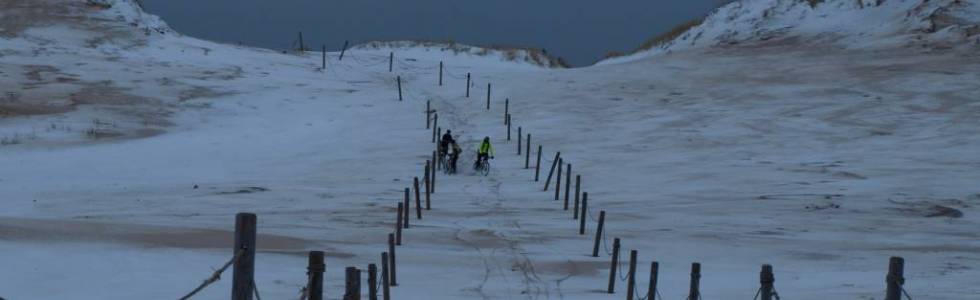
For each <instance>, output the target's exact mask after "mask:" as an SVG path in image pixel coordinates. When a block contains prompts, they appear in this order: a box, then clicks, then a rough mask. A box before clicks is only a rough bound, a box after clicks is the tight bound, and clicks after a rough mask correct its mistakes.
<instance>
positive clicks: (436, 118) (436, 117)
mask: <svg viewBox="0 0 980 300" xmlns="http://www.w3.org/2000/svg"><path fill="white" fill-rule="evenodd" d="M432 126H433V128H432V129H433V130H432V142H433V143H435V142H436V139H437V138H438V136H437V135H436V131H437V130H436V129H437V127H438V126H439V113H435V114H433V115H432ZM438 131H442V128H438Z"/></svg>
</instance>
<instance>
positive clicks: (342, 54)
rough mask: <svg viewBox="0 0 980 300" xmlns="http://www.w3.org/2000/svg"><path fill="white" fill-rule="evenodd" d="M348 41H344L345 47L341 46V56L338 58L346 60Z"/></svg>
mask: <svg viewBox="0 0 980 300" xmlns="http://www.w3.org/2000/svg"><path fill="white" fill-rule="evenodd" d="M347 44H348V41H344V47H343V48H340V57H339V58H337V60H344V53H345V52H347Z"/></svg>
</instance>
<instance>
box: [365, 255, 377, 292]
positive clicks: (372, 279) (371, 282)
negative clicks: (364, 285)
mask: <svg viewBox="0 0 980 300" xmlns="http://www.w3.org/2000/svg"><path fill="white" fill-rule="evenodd" d="M367 282H368V300H378V266H377V265H375V264H369V265H368V278H367Z"/></svg>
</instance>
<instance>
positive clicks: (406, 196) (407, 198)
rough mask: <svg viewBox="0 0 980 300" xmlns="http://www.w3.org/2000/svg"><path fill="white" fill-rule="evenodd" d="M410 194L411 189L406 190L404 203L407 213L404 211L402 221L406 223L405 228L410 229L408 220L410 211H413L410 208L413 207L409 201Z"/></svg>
mask: <svg viewBox="0 0 980 300" xmlns="http://www.w3.org/2000/svg"><path fill="white" fill-rule="evenodd" d="M409 193H410V191H409V188H405V201H404V202H405V211H404V213H405V215H403V216H402V220H403V221H405V224H404V225H405V228H408V219H409V218H408V211H410V210H411V209H409V207H411V205H410V204H411V202H410V200H409V199H411V198H410V196H409ZM400 244H401V243H399V245H400Z"/></svg>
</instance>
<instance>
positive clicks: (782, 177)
mask: <svg viewBox="0 0 980 300" xmlns="http://www.w3.org/2000/svg"><path fill="white" fill-rule="evenodd" d="M112 12H117V11H113V10H110V11H108V12H100V11H97V10H81V12H78V11H75V12H69V14H71V13H75V14H78V13H84V14H86V15H93V14H94V15H96V16H101V15H100V14H108V13H112ZM121 12H122V13H126V12H127V11H125V10H122V11H121ZM126 16H128V17H132V16H131V15H128V14H127V15H126ZM72 20H74V19H72ZM65 22H66V23H56V24H54V25H50V24H45V26H35V27H32V28H29V29H25V31H23V32H20V33H18V34H17V35H16V36H14V37H7V38H5V39H3V40H0V42H2V44H0V48H3V49H2V50H3V56H2V57H0V59H2V60H3V63H2V64H0V71H2V74H0V75H2V76H3V77H4V80H3V83H0V88H3V92H5V94H7V96H8V98H7V99H6V102H4V105H3V106H0V107H2V108H3V109H4V112H5V115H6V116H5V117H4V118H2V119H0V136H3V137H4V138H5V139H6V140H10V139H15V140H17V143H16V144H11V145H4V146H0V165H3V166H5V168H3V169H0V194H2V195H4V200H3V202H2V207H3V209H2V210H0V266H4V267H3V268H0V270H2V271H0V297H4V298H6V299H38V298H55V299H60V298H76V299H133V298H146V299H158V298H163V299H167V298H177V297H180V296H182V295H183V294H184V293H186V292H188V291H189V290H190V289H192V288H193V287H194V286H196V285H197V284H198V283H199V282H200V280H202V279H204V277H206V276H207V275H209V274H210V272H211V270H212V268H214V267H217V266H219V265H220V264H221V263H223V262H224V261H225V260H226V259H228V258H229V257H230V254H231V251H230V249H228V248H230V244H231V240H230V238H231V237H230V234H231V232H230V230H231V229H232V225H233V220H234V214H235V213H237V212H242V211H249V212H255V213H257V214H258V216H259V230H260V237H259V248H260V249H259V250H260V253H259V254H258V257H257V264H258V267H257V279H256V283H257V285H258V288H259V291H260V292H261V294H262V296H263V298H268V299H282V298H285V299H289V298H296V297H298V296H299V293H298V291H299V289H300V287H301V285H302V284H303V283H304V281H305V267H306V257H305V255H306V252H307V251H309V250H325V251H327V270H328V272H327V282H326V284H327V296H328V298H330V299H337V298H338V297H339V296H340V294H341V291H342V289H343V288H342V286H343V279H342V276H343V271H342V270H343V267H345V266H359V267H362V268H366V265H367V264H368V263H378V262H379V255H380V252H382V251H385V250H386V246H385V242H386V235H387V233H389V232H391V230H392V228H393V226H394V225H393V224H392V223H393V221H394V220H393V219H394V207H395V204H396V203H397V202H398V201H400V200H401V197H402V189H403V188H405V187H408V186H410V185H411V180H412V177H413V176H421V175H422V168H423V164H424V161H425V159H426V158H427V157H428V156H429V155H430V154H431V151H432V149H433V147H434V146H433V144H431V143H430V138H431V132H430V131H428V130H426V129H425V122H424V121H425V119H424V116H425V114H424V113H423V111H424V109H425V101H426V100H431V101H432V103H433V107H434V108H435V109H436V110H437V111H438V113H439V116H440V120H439V122H440V125H442V127H443V128H451V129H452V130H453V132H454V133H455V134H457V135H458V136H459V138H458V140H460V141H462V142H463V144H462V145H463V146H464V148H465V149H467V150H471V151H472V150H473V149H474V148H475V147H476V143H477V141H478V140H479V139H481V138H482V137H483V136H491V137H492V138H493V139H494V143H495V146H496V150H497V155H496V160H494V162H493V163H494V170H493V172H492V173H491V174H490V176H487V177H482V176H477V175H475V174H472V172H469V171H466V172H464V174H460V175H456V176H445V175H442V174H439V175H440V176H438V177H437V182H436V190H437V192H436V193H435V194H434V195H433V198H432V201H433V210H431V211H425V212H424V215H423V219H422V220H415V219H414V211H413V213H412V216H413V219H412V220H411V223H412V225H413V226H412V228H410V229H408V230H406V231H405V237H404V239H405V244H404V245H403V246H401V247H399V248H398V262H399V264H398V279H399V280H398V281H399V284H400V285H399V286H398V287H395V288H393V289H392V291H393V294H394V298H396V299H461V298H484V299H525V298H527V299H550V298H562V299H607V298H608V299H620V298H623V297H625V295H624V294H623V291H624V287H623V285H622V283H619V287H618V294H616V295H607V294H605V293H604V288H605V282H606V278H607V276H608V273H607V272H608V271H607V269H608V256H607V255H605V254H606V253H605V249H603V250H601V251H602V252H603V255H601V257H600V258H592V257H590V256H589V254H590V252H591V245H592V234H593V233H594V230H595V223H594V222H592V220H589V224H588V234H587V235H584V236H580V235H578V234H577V232H576V224H577V223H576V222H575V220H572V218H571V213H570V212H566V211H563V210H562V209H561V205H560V204H559V203H560V202H556V201H553V200H552V197H553V196H552V195H553V194H552V193H550V192H542V191H541V188H542V184H541V183H540V182H539V183H534V182H533V172H530V171H528V170H525V169H523V157H522V156H517V155H516V141H510V142H507V141H505V140H504V137H505V136H506V132H505V127H504V126H503V123H502V121H503V119H502V116H503V100H504V99H505V98H509V99H510V103H511V106H510V109H511V112H512V115H513V121H514V127H515V128H514V137H515V139H516V127H517V126H521V127H522V128H523V129H524V130H525V132H528V133H531V134H532V135H533V144H534V145H535V146H536V145H538V144H542V145H543V146H544V157H545V162H544V164H546V165H550V159H551V157H552V156H553V155H554V151H556V150H560V151H562V155H563V157H565V158H566V159H567V162H569V163H572V164H573V173H575V174H581V175H582V177H583V191H587V192H589V194H590V196H589V199H590V207H591V208H592V210H591V211H592V212H593V214H597V212H598V210H600V209H601V210H606V211H607V214H608V215H607V221H608V223H607V224H606V226H607V233H608V235H610V236H615V237H620V238H622V240H623V245H624V246H623V247H624V250H623V253H622V254H623V256H628V250H631V249H636V250H639V257H640V259H639V261H640V267H639V270H641V272H640V273H641V275H640V276H639V278H638V282H646V280H647V279H646V278H647V277H646V270H648V268H649V262H650V261H651V260H657V261H659V262H660V264H661V273H660V289H661V293H662V294H663V296H664V298H665V299H683V298H684V297H686V290H687V281H688V279H689V275H688V274H687V273H688V268H689V267H690V263H691V262H695V261H698V262H701V263H702V264H703V274H704V275H703V278H702V289H703V294H704V297H705V298H711V299H750V298H751V297H752V296H753V295H754V294H755V292H756V288H757V285H758V277H757V276H758V268H759V265H761V264H763V263H771V264H773V265H774V267H775V270H776V280H777V281H776V286H777V289H778V290H779V292H780V294H781V295H782V296H783V297H785V298H787V299H828V298H830V299H880V298H881V297H882V295H883V288H884V275H885V269H886V267H887V260H888V257H889V256H896V255H897V256H904V257H905V258H906V260H907V262H908V265H907V267H906V270H907V273H906V277H907V285H906V287H907V289H908V291H909V292H910V293H911V294H912V295H913V296H915V297H916V299H971V298H972V297H974V296H975V295H977V294H980V288H978V287H977V286H976V278H980V242H978V240H980V239H978V238H980V231H978V230H977V228H978V227H977V226H978V221H980V217H978V215H977V213H978V211H977V208H976V207H977V205H980V188H978V187H977V186H976V182H978V180H980V172H977V171H976V170H977V167H980V156H978V155H976V153H980V138H978V137H977V135H976V129H977V128H980V102H978V101H977V99H980V74H978V73H977V72H976V70H977V69H978V66H980V56H978V55H977V54H976V53H977V52H975V51H973V52H970V51H960V50H933V51H924V50H911V49H907V48H894V49H879V50H873V51H872V50H853V49H852V50H843V49H839V48H837V47H830V46H828V47H823V48H821V47H813V46H812V45H808V46H805V47H802V46H797V45H793V44H791V43H773V44H770V45H767V46H757V47H754V46H738V47H716V48H709V49H691V50H687V51H677V52H673V53H670V54H666V55H654V56H650V57H646V58H639V59H636V60H635V61H632V62H628V63H622V64H612V63H611V64H605V65H602V66H597V67H590V68H584V69H572V70H550V69H543V68H539V67H536V66H532V65H528V64H522V63H515V62H506V61H505V60H503V59H501V58H500V57H499V56H497V55H495V54H490V55H488V56H477V55H471V54H461V55H455V54H453V53H452V52H451V51H445V52H444V51H438V50H437V49H431V48H430V49H417V48H415V49H409V48H402V49H396V50H395V51H396V58H397V61H396V63H395V65H394V67H395V71H394V72H392V73H389V72H388V70H387V68H388V61H387V57H388V52H389V51H388V50H383V49H377V50H370V49H359V50H353V51H350V52H347V53H346V54H345V58H344V60H343V61H337V55H338V53H329V62H328V67H327V70H325V71H324V70H319V66H320V56H319V53H309V54H306V55H295V54H281V53H277V52H272V51H265V50H256V49H249V48H242V47H236V46H231V45H221V44H214V43H210V42H206V41H200V40H195V39H191V38H187V37H180V36H176V35H174V34H172V33H167V34H164V35H160V34H159V33H156V32H153V33H151V34H150V35H145V34H144V31H142V30H140V29H139V28H135V27H134V28H130V26H128V25H126V24H121V25H118V26H116V25H112V24H114V23H112V22H113V21H112V17H111V16H108V17H105V19H104V20H101V21H99V20H97V21H86V22H87V23H83V24H99V25H100V26H110V27H112V26H115V27H112V28H115V30H119V32H118V33H117V34H118V36H116V37H113V38H109V39H104V38H100V39H97V40H99V41H98V42H94V43H96V46H95V47H81V46H77V45H84V44H85V43H86V41H87V40H86V38H85V36H86V35H88V34H90V33H89V29H85V28H79V26H77V24H76V23H71V22H74V21H65ZM64 24H68V25H64ZM72 24H74V25H72ZM107 24H108V25H107ZM98 32H104V30H102V29H100V30H99V31H98ZM88 40H91V39H88ZM134 41H135V42H136V44H145V45H146V46H145V47H143V46H132V45H131V44H132V43H134ZM439 61H444V62H445V64H446V66H447V71H446V74H445V85H444V86H441V87H440V86H437V85H436V80H437V76H438V75H437V74H438V69H437V66H438V62H439ZM467 72H472V73H473V78H474V82H473V85H472V91H471V93H472V96H471V98H469V99H467V98H464V97H463V95H464V93H465V74H466V73H467ZM395 76H401V77H402V80H403V91H404V95H405V101H403V102H399V101H397V90H396V83H395ZM488 82H492V83H493V91H492V101H493V103H492V108H491V110H490V111H489V112H487V111H486V110H485V107H484V105H485V97H486V84H487V83H488ZM8 93H13V94H8ZM65 98H67V99H72V100H73V101H75V103H74V104H72V103H60V102H58V100H57V99H65ZM53 99H54V100H53ZM39 101H40V102H44V103H45V104H44V105H38V104H37V103H38V102H39ZM39 110H41V111H44V110H54V111H44V112H40V113H39V112H38V111H39ZM96 120H98V121H96ZM532 159H533V158H532ZM472 160H473V157H472V155H466V156H464V157H463V158H462V159H461V164H462V165H463V166H465V165H466V164H468V163H470V162H471V161H472ZM532 164H533V162H532ZM544 176H546V174H542V177H544ZM563 184H564V182H563ZM195 187H196V188H195ZM954 210H955V211H958V212H960V213H961V214H962V215H961V216H959V217H956V216H955V213H951V212H954ZM228 278H230V277H226V279H225V280H222V281H220V282H218V283H217V284H215V285H214V286H212V287H210V288H208V289H207V290H205V291H204V292H203V293H202V294H200V296H199V297H197V298H198V299H218V298H226V297H227V295H228V290H229V289H230V288H229V285H230V283H229V281H228V280H227V279H228ZM639 290H641V293H642V292H644V291H645V290H646V285H645V284H641V286H640V288H639ZM42 295H43V296H42Z"/></svg>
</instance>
